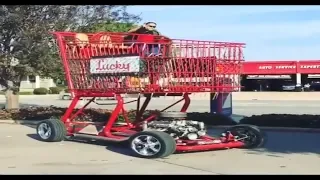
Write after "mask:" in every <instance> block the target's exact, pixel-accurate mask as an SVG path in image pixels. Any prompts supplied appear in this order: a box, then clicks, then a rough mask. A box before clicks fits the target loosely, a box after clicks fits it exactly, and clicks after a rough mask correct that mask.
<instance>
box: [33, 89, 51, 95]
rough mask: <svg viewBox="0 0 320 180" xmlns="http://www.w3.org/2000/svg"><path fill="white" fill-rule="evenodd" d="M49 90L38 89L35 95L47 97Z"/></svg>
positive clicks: (35, 90)
mask: <svg viewBox="0 0 320 180" xmlns="http://www.w3.org/2000/svg"><path fill="white" fill-rule="evenodd" d="M48 92H49V90H48V89H47V88H36V89H34V90H33V94H36V95H45V94H48Z"/></svg>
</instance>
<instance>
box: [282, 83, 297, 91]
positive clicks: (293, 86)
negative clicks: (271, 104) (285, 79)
mask: <svg viewBox="0 0 320 180" xmlns="http://www.w3.org/2000/svg"><path fill="white" fill-rule="evenodd" d="M282 91H301V85H296V84H294V83H285V84H284V85H282Z"/></svg>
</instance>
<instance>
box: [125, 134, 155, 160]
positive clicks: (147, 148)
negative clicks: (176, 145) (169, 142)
mask: <svg viewBox="0 0 320 180" xmlns="http://www.w3.org/2000/svg"><path fill="white" fill-rule="evenodd" d="M131 148H132V149H133V150H134V151H135V152H136V153H138V154H140V155H142V156H153V155H155V154H157V153H158V152H159V151H160V150H161V143H160V142H159V140H158V139H157V138H155V137H153V136H150V135H141V136H137V137H136V138H134V139H133V141H132V142H131Z"/></svg>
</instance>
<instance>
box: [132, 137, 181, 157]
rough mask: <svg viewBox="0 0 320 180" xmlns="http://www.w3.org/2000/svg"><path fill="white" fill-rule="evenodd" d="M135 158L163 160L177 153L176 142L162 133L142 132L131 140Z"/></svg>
mask: <svg viewBox="0 0 320 180" xmlns="http://www.w3.org/2000/svg"><path fill="white" fill-rule="evenodd" d="M129 143H130V148H131V150H132V151H133V153H134V155H135V156H138V157H142V158H163V157H166V156H169V155H171V154H172V153H174V152H175V151H176V142H175V140H174V139H173V138H172V137H171V136H170V135H169V134H167V133H164V132H161V131H142V132H139V133H137V134H135V135H133V136H132V137H131V138H130V139H129Z"/></svg>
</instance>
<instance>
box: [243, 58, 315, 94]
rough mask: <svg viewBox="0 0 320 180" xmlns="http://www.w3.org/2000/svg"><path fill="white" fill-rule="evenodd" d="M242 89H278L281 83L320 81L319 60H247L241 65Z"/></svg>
mask: <svg viewBox="0 0 320 180" xmlns="http://www.w3.org/2000/svg"><path fill="white" fill-rule="evenodd" d="M242 68H243V69H242V74H243V75H242V76H241V85H242V86H244V89H243V90H249V91H251V90H257V91H259V90H262V89H268V90H275V91H276V90H279V89H281V87H282V86H283V85H286V84H291V85H298V86H299V85H301V86H304V85H305V84H308V83H309V84H310V83H313V82H320V60H301V61H255V62H254V61H247V62H244V64H243V67H242Z"/></svg>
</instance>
